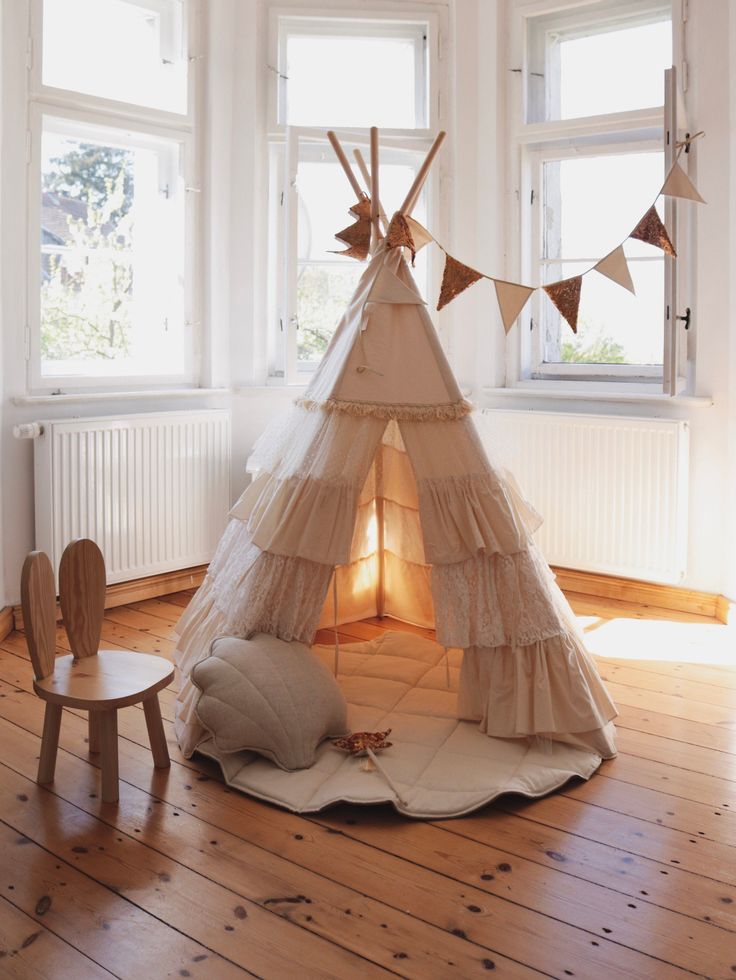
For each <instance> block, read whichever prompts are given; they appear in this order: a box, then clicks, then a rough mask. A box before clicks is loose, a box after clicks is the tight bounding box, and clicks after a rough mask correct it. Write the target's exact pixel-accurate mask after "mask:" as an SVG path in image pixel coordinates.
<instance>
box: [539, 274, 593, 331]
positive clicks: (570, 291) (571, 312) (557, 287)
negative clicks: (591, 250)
mask: <svg viewBox="0 0 736 980" xmlns="http://www.w3.org/2000/svg"><path fill="white" fill-rule="evenodd" d="M582 285H583V277H582V276H573V277H572V278H571V279H563V280H562V281H561V282H553V283H551V284H550V285H549V286H542V289H543V290H544V291H545V293H546V294H547V295H548V296H549V298H550V299H551V300H552V302H553V303H554V304H555V306H556V307H557V309H558V310H559V311H560V313H561V314H562V316H563V318H564V319H565V320H567V322H568V323H569V324H570V329H571V330H572V332H573V333H577V332H578V310H579V309H580V290H581V288H582Z"/></svg>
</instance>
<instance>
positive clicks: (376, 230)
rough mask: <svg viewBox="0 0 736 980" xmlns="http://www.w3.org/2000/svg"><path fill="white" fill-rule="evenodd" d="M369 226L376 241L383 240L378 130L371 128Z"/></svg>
mask: <svg viewBox="0 0 736 980" xmlns="http://www.w3.org/2000/svg"><path fill="white" fill-rule="evenodd" d="M370 197H371V225H372V227H373V237H374V238H375V240H376V241H380V240H381V238H383V234H382V232H381V226H380V224H379V222H378V210H379V208H378V128H377V127H376V126H371V194H370Z"/></svg>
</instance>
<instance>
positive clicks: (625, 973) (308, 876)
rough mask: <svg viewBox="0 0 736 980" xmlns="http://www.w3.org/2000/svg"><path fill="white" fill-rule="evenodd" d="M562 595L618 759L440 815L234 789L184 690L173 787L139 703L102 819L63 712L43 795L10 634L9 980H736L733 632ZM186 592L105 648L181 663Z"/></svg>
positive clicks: (91, 769) (128, 625) (1, 967)
mask: <svg viewBox="0 0 736 980" xmlns="http://www.w3.org/2000/svg"><path fill="white" fill-rule="evenodd" d="M571 599H572V601H573V604H574V607H575V609H576V612H577V613H578V614H579V616H580V621H581V623H582V625H583V627H584V628H585V630H586V632H587V634H588V638H589V641H590V646H591V648H592V649H593V650H595V651H597V652H599V653H601V654H602V655H604V656H603V657H602V658H601V659H600V661H599V663H600V665H601V669H602V672H603V675H604V676H605V678H606V679H607V681H608V684H609V688H610V690H611V692H612V693H613V695H614V697H615V698H616V700H617V702H618V705H619V709H620V717H619V719H618V726H619V727H618V744H619V748H620V755H619V756H618V758H617V759H615V760H613V761H611V762H607V763H605V764H604V765H603V767H602V768H601V770H600V773H599V774H597V775H595V776H594V777H593V778H592V779H591V780H590V781H589V782H588V783H579V782H576V783H571V784H569V785H568V786H567V787H566V788H564V789H563V790H562V791H561V792H558V793H555V794H554V795H552V796H549V797H547V798H545V799H542V800H537V801H534V802H529V801H525V800H523V799H520V798H518V797H506V798H504V799H502V800H501V801H500V802H497V803H496V804H494V805H492V806H489V807H487V808H486V809H484V810H483V811H481V812H479V813H476V814H473V815H472V816H469V817H464V818H462V819H457V820H445V821H435V822H413V821H409V820H407V819H404V818H402V817H399V816H397V815H396V814H395V813H394V812H393V811H392V810H390V809H389V808H387V807H377V808H370V809H368V808H363V809H359V808H356V807H350V806H342V807H338V808H336V809H334V810H330V811H329V812H326V813H322V814H319V815H316V816H311V817H308V818H302V817H298V816H295V815H293V814H290V813H287V812H285V811H282V810H278V809H276V808H274V807H270V806H267V805H265V804H261V803H259V802H257V801H255V800H252V799H248V798H247V797H244V796H242V795H239V794H237V793H235V792H231V791H230V790H228V789H226V788H225V787H224V786H223V785H222V783H221V782H220V781H219V780H218V779H217V778H216V774H215V772H214V771H213V769H212V767H211V766H210V765H209V764H207V763H205V762H203V761H201V760H199V759H196V758H195V759H192V760H185V759H183V758H182V756H181V754H180V753H179V751H178V749H177V746H176V743H175V741H174V737H173V728H172V724H171V720H172V717H173V711H174V692H173V691H171V690H167V691H164V692H163V696H162V709H163V714H164V718H165V725H166V729H167V735H168V739H169V747H170V751H171V754H172V760H173V764H172V768H171V770H170V771H169V772H158V773H155V772H154V771H153V769H152V766H151V760H150V755H149V751H148V748H147V740H146V728H145V722H144V716H143V712H142V711H141V710H140V708H138V707H132V708H126V709H125V710H124V711H122V712H121V718H120V736H121V740H120V771H121V791H120V803H119V805H111V804H102V803H101V802H100V799H99V789H98V781H97V772H96V769H95V765H94V762H93V761H92V760H91V758H90V756H89V754H88V751H87V726H86V723H85V720H84V718H83V717H82V716H80V715H79V714H77V713H74V712H65V715H64V722H63V725H62V734H61V746H62V750H61V751H60V754H59V761H58V765H57V775H56V781H55V783H54V785H53V788H51V789H41V788H39V787H38V786H37V785H36V783H35V781H34V778H35V772H36V765H37V759H38V752H39V734H40V731H41V722H42V704H41V702H40V701H39V700H38V699H37V698H36V697H35V696H34V695H33V694H32V693H31V692H32V686H31V679H32V675H31V666H30V663H29V661H28V659H27V653H26V648H25V642H24V638H23V636H22V634H19V633H15V634H11V635H10V636H9V637H7V639H6V640H5V641H3V642H2V643H0V854H1V855H2V856H1V857H0V977H22V978H24V980H25V978H35V977H42V976H48V977H54V978H67V977H69V978H74V980H81V978H84V977H103V976H104V977H107V976H117V977H135V978H143V977H155V978H159V977H169V976H173V977H202V978H208V980H212V978H216V980H217V978H221V977H222V978H230V977H236V976H242V975H244V974H246V973H247V974H252V975H257V976H262V977H302V976H309V977H312V976H320V977H322V976H325V977H327V976H330V977H359V978H361V980H362V978H364V977H365V978H370V977H377V976H383V975H386V974H397V975H399V976H410V977H421V978H428V977H438V978H446V977H452V976H458V977H478V976H486V975H487V974H488V973H489V972H494V974H495V975H497V976H502V977H529V976H539V975H546V976H554V977H573V976H574V977H578V978H581V977H584V978H595V980H608V978H612V977H621V978H627V980H628V978H632V977H651V978H656V980H663V978H669V977H676V976H684V975H686V974H691V975H692V974H696V975H699V976H708V977H729V976H734V975H736V713H735V712H734V708H735V707H736V667H734V666H733V665H734V664H736V643H734V633H733V630H731V629H729V628H727V627H724V626H720V625H718V624H716V623H715V622H713V621H710V620H707V619H703V618H698V617H696V616H685V615H680V616H678V615H677V614H673V613H667V612H664V611H659V612H658V611H657V610H651V609H646V608H644V607H638V608H631V607H627V606H625V605H622V604H617V603H615V602H613V601H610V602H605V601H604V600H601V601H596V602H595V603H593V602H591V601H590V600H584V599H582V598H580V597H574V596H573V597H571ZM188 600H189V595H188V594H187V593H180V594H177V595H172V596H168V597H166V598H165V599H162V600H158V599H152V600H148V601H146V602H140V603H135V604H134V605H132V606H127V607H120V608H117V609H111V610H109V612H108V614H107V617H106V620H105V625H104V639H105V645H106V646H109V647H124V648H126V649H132V650H143V651H148V652H156V653H162V654H170V653H171V651H172V648H173V644H172V642H171V636H172V626H173V624H174V622H175V621H176V619H177V617H178V615H179V614H180V612H181V609H182V607H183V606H185V605H186V603H187V602H188ZM388 625H392V626H394V627H395V626H396V625H397V624H390V623H388V622H386V621H384V622H383V623H381V624H380V625H379V624H378V623H376V622H373V623H371V622H369V623H360V624H355V625H354V626H350V627H345V628H344V634H345V639H346V640H347V639H349V638H355V637H360V638H365V637H367V636H370V635H375V633H376V632H377V631H378V630H380V629H382V628H385V627H386V626H388ZM58 643H59V647H60V648H63V649H66V639H65V637H64V635H63V633H62V632H61V631H60V632H59V640H58ZM607 657H610V658H614V657H615V659H606V658H607ZM729 664H730V665H731V666H729Z"/></svg>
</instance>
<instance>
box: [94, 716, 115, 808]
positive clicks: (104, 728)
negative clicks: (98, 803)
mask: <svg viewBox="0 0 736 980" xmlns="http://www.w3.org/2000/svg"><path fill="white" fill-rule="evenodd" d="M99 715H100V722H99V725H100V751H101V753H102V759H101V764H100V768H101V769H102V801H103V803H117V801H118V798H119V797H118V713H117V711H115V710H112V711H101V712H99Z"/></svg>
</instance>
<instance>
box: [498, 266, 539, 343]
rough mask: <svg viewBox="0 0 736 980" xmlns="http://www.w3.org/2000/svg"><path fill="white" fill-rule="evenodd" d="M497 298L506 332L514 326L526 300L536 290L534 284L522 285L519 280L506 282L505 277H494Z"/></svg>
mask: <svg viewBox="0 0 736 980" xmlns="http://www.w3.org/2000/svg"><path fill="white" fill-rule="evenodd" d="M493 285H494V286H495V287H496V299H497V300H498V308H499V310H500V311H501V319H502V320H503V328H504V330H505V331H506V333H508V332H509V330H510V329H511V328H512V327H513V325H514V322H515V320H516V318H517V316H518V315H519V314H520V313H521V311H522V310H523V309H524V307H525V306H526V301H527V300H528V299H529V297H530V296H531V294H532V293H533V292H534V287H533V286H522V285H521V284H520V283H518V282H506V280H505V279H494V280H493Z"/></svg>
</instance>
